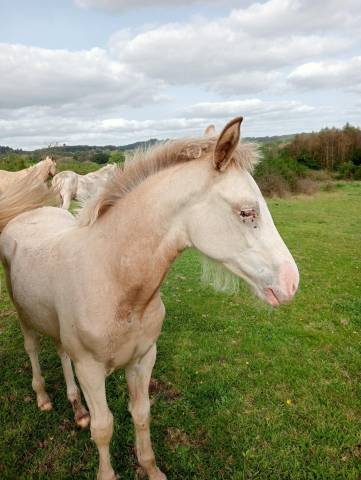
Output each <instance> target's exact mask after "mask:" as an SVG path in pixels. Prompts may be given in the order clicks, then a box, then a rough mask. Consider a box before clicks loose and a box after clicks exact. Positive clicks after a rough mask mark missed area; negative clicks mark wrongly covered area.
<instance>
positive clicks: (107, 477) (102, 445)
mask: <svg viewBox="0 0 361 480" xmlns="http://www.w3.org/2000/svg"><path fill="white" fill-rule="evenodd" d="M75 371H76V375H77V377H78V380H79V382H80V386H81V389H82V391H83V393H84V396H85V400H86V402H87V404H88V407H89V411H90V430H91V435H92V439H93V440H94V442H95V443H96V446H97V447H98V451H99V470H98V475H97V480H116V478H117V477H116V475H115V473H114V470H113V468H112V465H111V462H110V455H109V443H110V440H111V438H112V435H113V415H112V412H111V411H110V410H109V408H108V404H107V399H106V393H105V369H104V366H103V365H102V364H100V363H98V362H95V361H93V360H89V359H86V360H84V361H82V362H78V363H76V364H75Z"/></svg>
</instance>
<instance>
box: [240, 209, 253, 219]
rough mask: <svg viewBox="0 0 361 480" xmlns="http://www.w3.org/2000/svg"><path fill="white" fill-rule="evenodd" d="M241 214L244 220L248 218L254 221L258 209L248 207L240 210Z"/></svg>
mask: <svg viewBox="0 0 361 480" xmlns="http://www.w3.org/2000/svg"><path fill="white" fill-rule="evenodd" d="M239 216H240V218H241V219H242V220H243V222H245V221H246V220H247V221H249V220H250V221H251V222H253V221H254V220H255V219H256V217H257V210H256V209H255V208H247V209H244V210H240V211H239Z"/></svg>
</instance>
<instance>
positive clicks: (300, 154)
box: [283, 124, 361, 179]
mask: <svg viewBox="0 0 361 480" xmlns="http://www.w3.org/2000/svg"><path fill="white" fill-rule="evenodd" d="M283 154H284V155H286V156H289V157H291V158H294V159H295V160H296V161H297V162H299V163H300V164H303V165H305V166H306V167H308V168H311V169H324V170H329V171H331V172H338V173H339V174H340V175H341V176H343V177H346V178H357V179H361V129H360V128H357V127H353V126H351V125H350V124H346V125H345V126H344V127H343V128H342V129H338V128H325V129H323V130H321V131H320V132H317V133H316V132H314V133H303V134H299V135H296V136H295V137H294V138H293V140H291V141H290V142H289V143H288V144H287V145H286V146H285V147H284V152H283Z"/></svg>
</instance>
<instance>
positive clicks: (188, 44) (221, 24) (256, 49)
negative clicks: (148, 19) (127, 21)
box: [109, 0, 361, 95]
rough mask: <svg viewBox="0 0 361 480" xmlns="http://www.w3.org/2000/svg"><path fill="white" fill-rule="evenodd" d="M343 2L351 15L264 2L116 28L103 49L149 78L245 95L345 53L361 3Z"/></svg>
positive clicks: (306, 4) (289, 1) (285, 0)
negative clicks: (212, 15) (287, 71)
mask: <svg viewBox="0 0 361 480" xmlns="http://www.w3.org/2000/svg"><path fill="white" fill-rule="evenodd" d="M346 1H347V3H348V4H349V5H350V8H351V7H352V12H353V15H351V14H350V12H348V14H345V13H344V10H345V9H344V6H343V5H341V4H340V2H336V1H335V0H331V3H332V7H333V9H332V12H331V13H330V14H329V15H324V14H322V15H321V11H322V10H323V9H324V6H322V5H321V4H320V2H311V1H310V0H307V1H302V2H300V1H298V0H269V1H268V2H266V3H262V4H261V3H255V4H252V5H251V6H249V7H248V8H243V9H242V8H238V9H236V10H233V11H232V12H231V13H230V14H229V15H228V16H226V17H223V18H219V19H217V20H212V21H210V20H208V19H205V18H196V19H193V20H190V21H188V22H184V23H168V24H164V25H160V26H153V27H147V28H144V29H143V30H141V31H136V30H131V29H127V30H121V31H119V32H118V33H116V34H115V35H113V36H112V38H111V40H110V42H109V47H110V51H111V53H112V55H113V56H114V58H118V59H119V61H120V62H122V63H124V64H126V65H128V66H129V67H130V68H132V69H134V70H136V71H142V72H143V73H144V74H146V75H147V76H149V77H151V78H155V79H162V80H164V81H166V82H168V83H170V84H172V85H179V84H181V85H182V84H183V85H185V84H193V85H195V84H197V85H199V84H202V85H204V86H206V87H207V88H208V89H211V90H214V91H216V92H220V93H222V94H227V95H231V94H239V91H240V89H243V90H245V92H244V93H246V94H247V93H250V92H257V91H262V90H263V89H265V88H267V87H268V88H269V87H270V86H271V87H274V86H275V85H276V82H275V80H276V78H277V77H279V75H280V70H282V69H283V68H289V67H292V66H295V65H297V64H299V63H305V62H308V61H311V60H312V61H317V60H319V59H320V58H324V57H330V56H331V57H333V56H335V55H338V54H340V53H344V52H347V51H349V50H350V49H351V48H352V46H353V43H354V41H355V38H356V36H355V35H350V34H349V30H350V28H351V26H353V25H354V24H355V22H357V21H359V19H360V18H361V3H360V2H355V1H353V0H346ZM316 7H317V8H316ZM316 14H317V15H316ZM314 16H316V17H315V18H317V20H315V19H314ZM336 24H337V26H338V32H339V34H335V31H334V27H335V25H336ZM346 27H347V28H346ZM270 35H272V37H271V38H270ZM270 80H272V82H270Z"/></svg>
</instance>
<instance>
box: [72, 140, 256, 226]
mask: <svg viewBox="0 0 361 480" xmlns="http://www.w3.org/2000/svg"><path fill="white" fill-rule="evenodd" d="M216 143H217V137H212V138H206V137H203V138H198V139H182V140H173V141H168V142H165V143H162V144H158V145H155V146H153V147H151V148H149V149H148V150H144V149H138V150H136V151H135V153H134V154H133V155H132V156H131V157H130V158H128V159H127V161H126V163H125V165H124V169H122V168H118V169H117V171H116V172H115V174H114V175H113V176H112V178H110V179H109V180H108V182H107V183H106V185H105V187H104V189H103V190H102V191H101V192H100V194H99V195H98V196H97V197H95V198H93V199H91V200H89V201H87V202H86V203H85V204H84V205H83V206H82V207H81V209H80V210H79V212H78V222H79V224H80V226H87V225H92V224H93V223H95V222H96V220H97V219H98V218H99V217H100V216H101V215H102V214H103V213H104V212H105V211H106V210H108V209H109V208H110V207H112V206H113V205H114V204H115V203H116V202H117V201H119V200H121V199H122V198H123V197H124V196H125V195H126V194H127V193H129V192H130V191H132V190H134V189H135V188H136V187H137V186H138V185H140V184H141V183H142V182H143V181H144V180H145V179H146V178H148V177H150V176H152V175H155V174H156V173H158V172H160V171H161V170H165V169H166V168H169V167H171V166H174V165H177V164H181V163H186V162H189V161H192V160H199V159H201V158H205V157H207V156H208V157H211V155H213V151H214V148H215V145H216ZM258 159H259V152H258V147H257V145H256V144H253V143H240V144H239V145H238V147H237V148H236V150H235V152H234V154H233V161H234V162H236V163H237V164H238V165H239V166H240V167H241V168H242V169H245V170H248V171H252V169H253V168H254V166H255V164H256V163H257V162H258Z"/></svg>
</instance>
